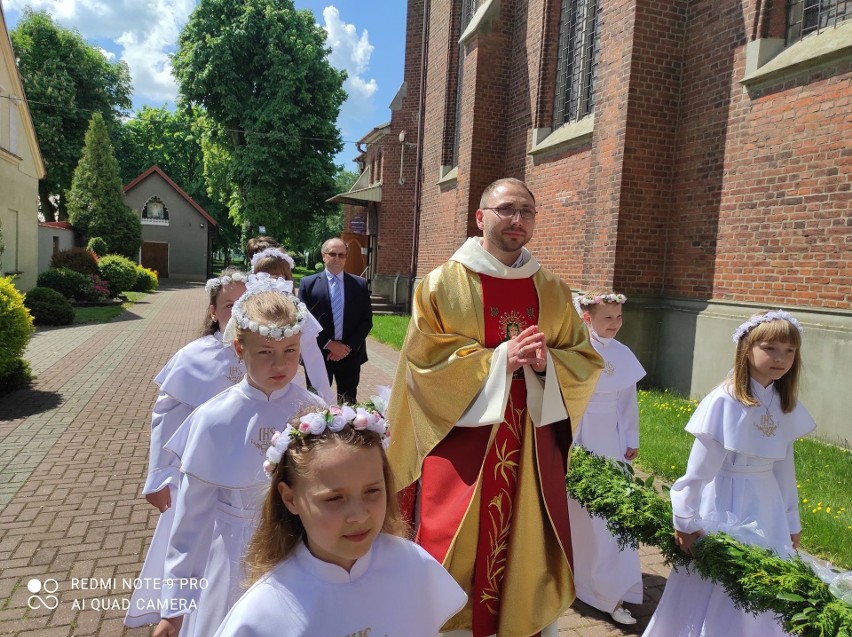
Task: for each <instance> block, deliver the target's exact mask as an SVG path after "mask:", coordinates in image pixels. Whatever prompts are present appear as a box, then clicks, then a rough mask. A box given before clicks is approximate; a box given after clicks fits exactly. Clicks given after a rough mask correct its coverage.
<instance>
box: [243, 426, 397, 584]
mask: <svg viewBox="0 0 852 637" xmlns="http://www.w3.org/2000/svg"><path fill="white" fill-rule="evenodd" d="M292 422H296V423H297V422H298V420H294V421H292ZM332 445H348V446H350V447H354V448H360V449H371V448H376V449H378V450H379V453H380V454H381V458H382V473H383V474H384V478H385V493H386V498H387V503H386V504H387V507H386V510H385V520H384V523H383V524H382V531H384V532H385V533H389V534H391V535H398V536H404V535H406V533H407V526H406V525H405V523H404V522H403V520H402V517H401V516H400V512H399V504H398V502H397V499H396V489H395V488H394V487H393V476H392V473H391V470H390V465H389V464H388V459H387V456H385V451H384V449H383V448H382V437H381V435H379V434H378V433H376V432H375V431H370V430H369V429H362V430H358V429H355V428H354V427H351V426H348V425H347V426H345V427H344V428H343V429H341V430H340V431H338V432H333V431H331V430H330V429H326V430H325V431H324V432H323V433H321V434H319V435H317V436H314V435H305V436H302V437H299V438H294V439H293V440H291V441H290V446H289V447H288V448H287V451H285V452H284V455H283V456H282V457H281V461H280V462H279V463H278V465H277V466H276V468H275V473H273V475H272V481H271V484H270V485H269V491H268V492H267V494H266V498H265V499H264V502H263V509H262V511H261V516H260V523H259V524H258V526H257V530H256V531H255V532H254V535H253V536H252V538H251V541H250V542H249V544H248V548H247V549H246V555H245V562H246V567H247V574H248V579H247V583H246V585H247V586H248V585H251V584H252V583H254V582H256V581H257V580H258V579H259V578H260V577H262V576H263V575H265V574H266V573H268V572H269V571H270V570H272V569H273V568H274V567H275V566H276V565H277V564H279V563H280V562H281V561H282V560H284V559H286V558H287V557H289V556H290V555H291V554H292V553H293V551H294V550H295V549H296V547H297V546H298V545H299V543H301V542H303V541H304V540H305V538H306V535H305V527H304V525H303V524H302V520H301V518H300V517H299V516H298V515H296V514H294V513H291V512H290V511H289V510H288V509H287V507H286V506H284V502H283V500H282V499H281V494H280V493H279V491H278V485H279V484H280V483H281V482H284V483H285V484H287V485H288V486H290V487H294V486H295V484H296V483H297V482H298V481H299V480H307V479H308V478H309V475H310V466H311V462H312V460H313V459H314V457H315V456H316V454H317V453H321V452H322V450H323V449H328V448H330V447H332Z"/></svg>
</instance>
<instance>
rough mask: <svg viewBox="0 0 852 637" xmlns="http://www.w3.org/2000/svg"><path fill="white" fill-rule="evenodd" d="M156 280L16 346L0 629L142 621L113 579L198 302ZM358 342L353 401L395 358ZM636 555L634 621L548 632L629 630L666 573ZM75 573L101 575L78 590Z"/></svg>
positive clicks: (1, 542) (128, 556) (572, 621)
mask: <svg viewBox="0 0 852 637" xmlns="http://www.w3.org/2000/svg"><path fill="white" fill-rule="evenodd" d="M163 283H164V285H163V286H162V287H161V289H160V290H159V291H158V292H156V293H154V294H151V295H149V296H148V297H146V298H145V299H144V301H143V302H141V303H137V304H136V305H135V306H134V307H133V308H132V311H131V312H125V313H124V314H122V315H121V317H119V319H117V320H116V321H113V322H111V323H106V324H98V325H82V326H69V327H64V328H53V329H39V330H38V332H37V333H36V335H35V337H34V338H33V339H32V341H31V343H30V346H29V348H28V350H27V354H26V355H27V358H28V360H30V363H31V366H32V368H33V370H34V371H35V372H36V373H37V375H38V377H37V380H36V382H35V384H34V386H33V387H32V388H30V389H29V390H26V391H19V392H15V393H13V394H7V395H6V396H4V397H3V398H2V399H0V635H13V636H14V637H24V636H27V637H57V636H61V637H67V636H73V637H78V636H79V637H84V636H85V637H88V636H98V637H119V636H120V637H149V636H150V634H151V632H152V629H151V628H135V629H128V628H125V627H124V625H123V618H124V610H123V609H121V608H120V606H121V604H122V603H127V600H129V598H130V595H131V592H132V591H131V590H129V589H127V588H126V587H125V586H124V582H123V578H127V579H129V580H131V581H132V579H133V578H135V577H136V576H137V575H138V573H139V569H140V568H141V564H142V560H143V558H144V556H145V553H146V551H147V548H148V544H149V542H150V539H151V535H152V533H153V530H154V527H155V525H156V521H157V512H156V511H155V510H154V509H153V507H150V506H149V505H148V504H147V503H146V502H145V501H144V499H143V498H142V497H141V495H140V490H141V485H142V482H143V481H144V476H145V472H146V470H147V454H148V442H149V419H150V409H151V405H152V404H153V402H154V398H155V397H156V387H155V386H154V385H153V383H152V382H151V379H152V378H153V377H154V375H155V374H156V373H157V371H159V369H160V368H161V367H162V366H163V365H164V364H165V362H166V361H167V360H168V359H169V357H171V355H172V354H173V353H174V352H176V351H177V350H178V349H180V348H181V347H182V346H183V345H185V344H186V343H188V342H190V341H191V340H192V339H193V338H195V337H196V336H197V333H198V330H199V328H200V325H201V322H202V318H203V316H204V313H205V310H206V304H207V301H206V297H205V294H204V291H203V286H201V285H197V284H196V285H191V284H190V285H187V284H181V283H174V282H170V281H164V282H163ZM368 351H369V357H370V360H369V362H368V363H367V364H366V365H365V366H364V367H363V368H362V372H361V386H360V389H359V398H361V399H362V400H363V399H367V398H368V397H369V396H370V395H372V394H374V393H375V392H376V388H377V387H379V386H381V385H385V386H390V385H391V383H392V381H393V376H394V372H395V369H396V366H397V363H398V359H399V354H398V353H397V352H396V351H395V350H393V349H392V348H390V347H388V346H386V345H383V344H382V343H378V342H376V341H374V340H372V339H370V341H369V343H368ZM297 382H299V383H300V384H301V382H303V381H302V374H301V373H300V374H299V377H298V378H297ZM640 557H641V560H642V566H643V571H644V580H645V586H646V596H645V597H646V602H645V604H643V605H641V606H631V607H630V608H631V610H632V611H633V612H634V615H636V616H637V618H639V623H638V624H637V625H636V626H633V627H622V626H616V625H614V624H613V623H612V622H611V621H610V620H609V617H608V616H606V615H604V614H603V613H600V612H599V611H597V610H595V609H592V608H589V607H587V606H585V605H584V604H582V603H579V602H578V603H577V604H575V605H574V607H573V608H572V609H570V610H569V611H568V612H567V613H566V614H565V615H563V617H562V618H560V620H559V634H560V635H561V636H563V637H564V636H569V635H571V636H573V635H584V636H586V637H589V636H592V637H594V636H598V635H601V636H603V635H622V634H640V633H641V632H642V630H643V628H644V626H645V625H646V624H647V621H648V619H649V617H650V615H651V613H652V612H653V607H654V605H655V604H656V601H657V600H658V599H659V595H660V594H661V592H662V588H663V586H664V585H665V578H666V577H667V576H668V569H667V568H666V567H665V566H664V565H663V563H662V559H661V558H660V555H659V553H657V552H655V551H653V550H651V549H648V548H647V547H642V549H641V550H640ZM32 578H39V579H41V580H43V581H44V580H46V579H48V578H52V579H55V580H56V581H57V582H58V583H59V590H58V592H57V596H58V597H59V602H60V603H59V607H58V608H57V609H56V610H55V611H50V610H47V609H37V610H31V609H29V608H27V603H28V600H29V598H30V596H31V594H30V593H29V591H28V590H27V583H28V582H29V581H30V580H31V579H32ZM84 578H100V579H101V580H110V581H109V582H100V583H101V584H102V585H101V586H95V587H93V588H88V589H81V587H80V583H81V581H82V580H83V579H84ZM113 580H114V581H113ZM72 584H75V586H73V587H72ZM93 604H95V605H97V606H98V608H93V607H92V605H93ZM104 605H105V606H106V607H104ZM115 605H118V606H119V608H112V607H110V606H115Z"/></svg>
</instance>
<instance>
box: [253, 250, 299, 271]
mask: <svg viewBox="0 0 852 637" xmlns="http://www.w3.org/2000/svg"><path fill="white" fill-rule="evenodd" d="M267 257H273V258H275V259H281V260H282V261H286V262H287V263H289V264H290V269H291V270H292V269H293V268H295V267H296V262H295V261H293V257H291V256H290V255H289V254H287V253H286V252H284V250H282V249H281V248H266V249H265V250H261V251H260V252H258V253H257V254H255V255H254V256H253V257H252V258H251V271H252V272H254V268H255V266H257V263H258V261H260V260H261V259H265V258H267Z"/></svg>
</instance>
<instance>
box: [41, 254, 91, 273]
mask: <svg viewBox="0 0 852 637" xmlns="http://www.w3.org/2000/svg"><path fill="white" fill-rule="evenodd" d="M50 267H51V268H56V269H59V268H68V269H69V270H74V272H82V273H83V274H97V273H98V259H97V257H95V253H94V252H92V251H91V250H88V249H86V248H69V249H68V250H60V251H59V252H57V253H56V254H54V255H53V257H52V258H51V259H50Z"/></svg>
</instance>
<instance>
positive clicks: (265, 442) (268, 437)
mask: <svg viewBox="0 0 852 637" xmlns="http://www.w3.org/2000/svg"><path fill="white" fill-rule="evenodd" d="M274 435H275V427H261V428H260V429H258V430H257V440H252V441H251V444H253V445H254V446H255V448H257V449H258V450H259V451H260V452H261V453H263V454H265V453H266V450H267V449H269V444H270V443H271V442H272V436H274Z"/></svg>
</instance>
